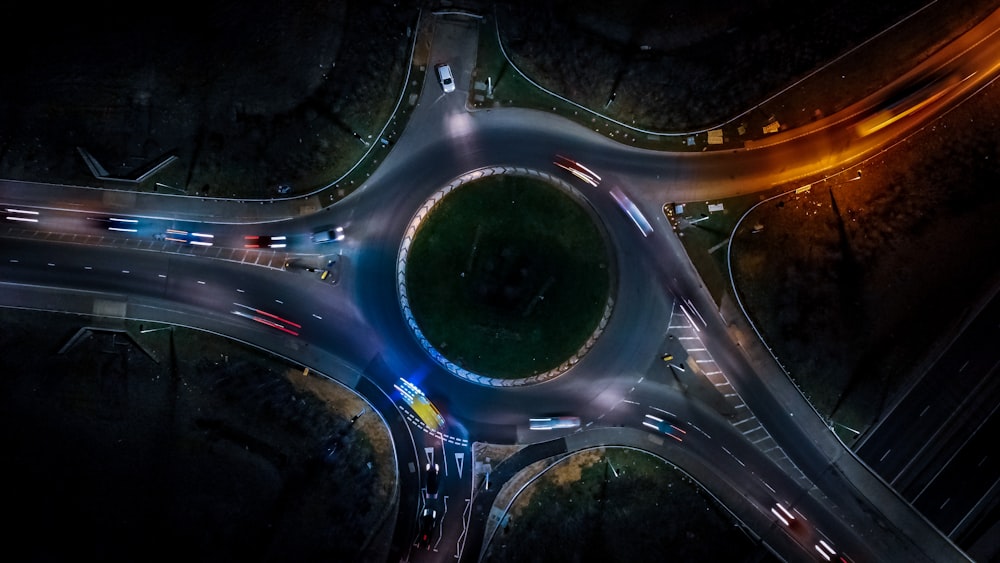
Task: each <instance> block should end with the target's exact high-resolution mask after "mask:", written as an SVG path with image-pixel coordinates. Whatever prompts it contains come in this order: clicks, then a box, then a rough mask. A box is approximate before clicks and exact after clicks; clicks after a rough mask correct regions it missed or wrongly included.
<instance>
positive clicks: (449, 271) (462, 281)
mask: <svg viewBox="0 0 1000 563" xmlns="http://www.w3.org/2000/svg"><path fill="white" fill-rule="evenodd" d="M458 188H462V189H458ZM609 248H610V245H609V244H608V242H607V236H606V233H605V231H604V229H603V226H602V224H601V222H600V219H599V218H598V216H597V214H596V213H595V212H594V210H593V209H592V208H591V207H590V205H589V203H588V202H587V200H586V198H584V197H583V194H581V193H580V192H579V191H577V190H576V189H575V188H573V187H572V186H570V185H569V184H567V183H566V182H563V181H561V180H559V179H558V178H555V177H552V176H551V175H549V174H546V173H544V172H539V171H537V170H532V169H526V168H508V167H492V168H486V169H481V170H476V171H473V172H469V173H467V174H465V175H463V176H461V177H459V178H456V179H455V180H454V181H452V182H451V183H450V184H449V185H447V186H445V187H444V188H442V189H440V190H438V191H437V192H436V193H435V194H434V195H433V196H431V198H430V199H428V200H427V201H426V202H425V203H424V205H423V206H421V208H420V209H419V210H418V212H417V213H416V215H415V216H414V218H413V219H412V220H411V222H410V224H409V226H408V228H407V231H406V234H405V236H404V239H403V243H402V245H401V247H400V253H399V258H398V262H397V281H398V283H397V290H398V294H399V299H400V304H401V307H402V310H403V314H404V316H405V318H406V321H407V324H408V325H409V327H410V329H411V331H412V332H413V334H414V336H415V337H416V338H417V340H418V342H420V344H421V345H422V346H423V348H424V349H425V350H426V351H427V352H428V354H429V355H430V356H431V357H432V358H434V360H435V361H437V362H438V363H439V364H440V365H442V366H443V367H444V368H445V369H447V370H448V371H449V372H451V373H452V374H454V375H456V376H459V377H462V378H464V379H467V380H469V381H473V382H476V383H480V384H483V385H496V386H514V385H524V384H530V383H538V382H542V381H546V380H549V379H551V378H553V377H557V376H559V375H561V374H563V373H565V372H566V371H568V370H569V369H570V368H571V367H572V366H574V365H575V364H576V363H577V362H579V360H580V358H582V356H583V355H584V354H586V353H587V351H588V350H590V348H591V347H592V346H593V344H594V343H595V342H596V340H597V338H598V337H599V336H600V335H601V333H602V332H603V330H604V327H605V326H606V325H607V322H608V319H609V318H610V315H611V311H612V309H613V305H614V298H613V295H614V291H613V288H614V286H615V277H616V274H615V268H614V264H613V259H612V256H611V254H610V252H609Z"/></svg>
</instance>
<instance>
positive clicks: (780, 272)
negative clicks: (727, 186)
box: [732, 85, 1000, 437]
mask: <svg viewBox="0 0 1000 563" xmlns="http://www.w3.org/2000/svg"><path fill="white" fill-rule="evenodd" d="M998 127H1000V90H998V89H997V86H996V85H993V86H991V87H989V88H988V89H987V90H986V91H984V92H981V93H980V95H979V97H977V98H976V99H973V100H970V101H969V102H968V103H966V104H964V105H962V106H960V107H958V108H957V109H955V110H954V111H952V112H951V113H950V114H948V115H946V116H945V117H944V118H943V119H941V120H940V121H938V122H936V123H935V124H933V125H931V126H929V127H927V128H926V129H924V130H923V131H922V132H920V133H918V134H917V135H915V136H914V137H912V138H910V139H909V141H908V142H906V143H904V144H903V145H900V146H897V147H896V148H894V149H891V150H890V151H889V152H887V153H884V154H883V155H881V156H879V157H878V158H876V159H873V160H872V161H869V162H868V163H866V164H865V166H864V177H863V178H862V179H861V180H860V181H851V182H835V181H832V182H828V183H826V184H824V183H819V184H817V185H815V186H814V187H813V189H812V191H811V192H810V193H808V194H803V195H798V196H788V197H787V198H782V199H779V200H776V201H774V202H770V203H768V204H764V205H762V206H760V207H758V208H757V209H756V210H755V211H754V212H753V213H752V214H751V215H750V216H749V217H748V218H747V219H746V221H745V223H744V224H743V225H742V226H741V227H740V230H739V231H737V232H736V234H735V236H734V238H733V243H732V244H733V248H732V257H733V271H734V274H735V276H736V281H737V287H738V288H740V291H741V295H742V297H743V298H744V299H745V300H746V304H748V306H749V309H750V311H751V312H752V315H753V317H754V320H755V322H756V323H758V326H759V327H760V328H761V329H763V332H764V335H765V338H766V339H767V340H768V341H769V342H771V343H772V345H777V348H778V350H779V352H778V353H779V354H780V356H781V357H782V361H783V363H785V364H786V365H787V367H788V368H789V370H790V371H791V373H792V377H793V378H794V379H795V380H796V382H797V383H798V384H799V385H800V387H802V388H803V390H804V391H805V392H806V393H807V395H808V396H809V397H810V398H811V399H812V401H813V403H814V404H815V406H816V407H817V409H818V410H819V411H820V412H822V413H826V414H828V415H829V416H831V417H833V418H834V419H835V420H840V421H842V422H843V423H845V424H847V425H848V426H851V427H852V428H855V429H863V428H866V427H867V426H868V425H870V424H872V423H873V422H875V421H876V420H877V419H878V418H880V417H881V416H882V415H883V414H884V409H885V408H887V406H888V404H889V403H891V400H892V399H893V398H894V397H895V396H896V394H898V393H899V392H900V391H901V390H903V388H905V386H906V385H907V383H908V382H909V381H910V380H911V378H912V376H913V375H917V374H919V373H921V366H925V365H927V362H928V361H929V360H933V358H934V356H935V353H936V352H937V351H938V350H940V346H941V345H943V344H945V343H946V342H947V341H948V340H949V339H950V337H951V335H952V334H953V331H954V329H955V328H956V327H957V326H959V325H960V324H961V322H962V321H964V320H966V319H965V316H966V315H967V314H968V313H969V312H970V311H974V310H975V308H976V306H977V305H978V302H979V300H980V299H981V297H982V296H983V295H985V294H986V293H988V292H989V291H990V290H992V289H993V288H995V287H996V284H997V283H998V282H1000V269H998V265H997V261H996V259H995V258H994V257H996V256H1000V237H998V236H997V225H996V217H998V216H1000V190H998V189H997V186H1000V149H998V147H1000V134H998V133H997V131H998ZM845 179H846V178H845ZM755 224H760V225H763V226H764V230H763V231H761V232H759V233H756V234H752V233H751V230H752V228H753V226H754V225H755ZM847 437H849V436H847Z"/></svg>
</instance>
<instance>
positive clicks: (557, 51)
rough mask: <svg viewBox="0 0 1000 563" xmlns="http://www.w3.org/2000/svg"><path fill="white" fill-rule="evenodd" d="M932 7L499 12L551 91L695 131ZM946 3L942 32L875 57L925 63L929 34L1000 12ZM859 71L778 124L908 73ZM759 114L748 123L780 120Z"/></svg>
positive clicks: (510, 44)
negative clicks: (923, 61) (917, 60)
mask: <svg viewBox="0 0 1000 563" xmlns="http://www.w3.org/2000/svg"><path fill="white" fill-rule="evenodd" d="M925 4H927V3H926V2H923V1H920V0H906V1H903V2H883V3H874V4H873V3H871V2H864V1H863V0H849V1H847V2H834V3H828V4H826V5H823V4H816V3H814V2H812V3H811V2H798V1H795V0H769V1H766V2H740V1H723V2H721V3H720V2H711V3H706V2H701V3H699V2H680V3H678V2H656V1H651V0H626V1H624V2H615V3H613V4H610V5H609V4H608V3H607V2H602V1H599V0H586V1H583V2H578V1H572V0H542V1H540V2H531V3H525V2H500V3H499V5H498V8H497V11H496V13H497V21H498V24H499V29H500V37H501V40H502V41H503V43H504V45H505V46H506V48H507V52H508V55H510V56H511V58H512V59H513V61H514V63H515V64H516V65H517V66H518V67H519V68H520V69H521V70H522V71H524V72H525V73H526V74H527V75H528V76H530V77H531V78H532V79H533V80H535V81H537V82H538V83H540V84H541V85H542V86H544V87H546V88H548V89H550V90H552V91H554V92H556V93H558V94H560V95H562V96H565V97H567V98H569V99H571V100H573V101H575V102H577V103H579V104H581V105H583V106H585V107H587V108H589V109H591V110H594V111H597V112H598V113H601V114H603V115H605V116H607V117H610V118H612V119H615V120H617V121H620V122H623V123H626V124H629V125H635V126H636V127H639V128H642V129H648V130H653V131H663V132H683V131H691V130H697V129H702V128H705V127H712V126H715V125H717V124H720V123H723V122H725V121H727V120H729V119H731V118H735V117H736V116H737V115H739V114H740V113H742V112H744V111H746V110H749V109H751V108H755V106H757V105H758V104H760V103H761V102H762V101H763V100H765V99H767V98H769V97H770V96H772V95H774V94H775V93H777V92H779V91H781V90H782V89H784V88H786V87H788V86H789V85H790V84H792V83H793V82H795V81H796V80H798V79H800V78H802V77H804V76H806V75H807V74H809V73H811V72H812V71H814V70H816V69H817V68H818V67H820V66H821V65H825V64H826V63H829V62H830V61H832V60H833V59H835V58H836V57H838V56H839V55H841V54H843V53H845V52H847V51H848V50H850V49H851V48H853V47H856V46H857V45H858V44H859V43H860V42H861V41H864V40H867V39H869V38H871V37H872V36H874V35H875V34H876V33H879V32H881V31H882V30H884V29H885V28H887V27H889V26H890V25H892V24H894V23H896V22H898V21H899V20H900V19H902V18H904V17H905V16H907V15H909V14H911V13H913V12H915V11H917V10H918V9H920V8H922V7H924V6H925ZM937 4H938V6H935V7H934V9H933V11H932V13H930V14H929V18H927V20H926V23H925V24H924V25H926V26H932V27H928V29H929V30H932V31H933V34H930V35H925V36H923V37H918V38H917V40H916V41H913V42H907V41H905V40H904V42H903V43H902V44H901V43H900V42H899V41H898V36H897V37H896V39H897V40H896V41H894V42H893V43H892V48H891V49H885V51H887V52H878V53H877V55H876V56H872V57H870V58H869V61H870V62H871V63H882V62H891V60H892V59H891V57H902V58H900V59H899V60H898V63H899V64H913V63H914V62H915V60H916V59H919V57H920V56H921V55H922V52H923V51H925V50H926V49H927V47H928V39H927V37H934V38H937V37H940V36H941V31H942V29H946V28H947V26H948V25H949V24H950V25H955V26H965V25H970V24H972V23H975V21H977V19H976V18H977V15H981V14H983V13H986V9H984V8H989V9H992V5H993V3H992V2H986V1H983V2H956V1H951V2H939V3H937ZM950 22H955V23H950ZM859 66H862V67H864V68H857V67H859ZM852 67H853V68H851V70H850V73H851V77H850V78H851V80H850V82H849V83H848V84H843V81H841V84H835V83H828V84H826V85H825V88H823V89H822V90H820V91H819V92H821V93H822V95H821V96H816V101H815V103H813V102H812V101H811V98H813V95H812V94H811V93H810V95H808V96H803V95H802V94H803V92H797V94H798V95H797V96H795V97H794V103H795V104H796V106H795V111H796V113H802V112H798V109H799V107H798V104H799V103H805V104H808V105H804V106H803V107H805V108H808V110H807V111H806V112H805V114H804V115H792V114H788V113H784V114H782V115H779V116H778V117H779V118H780V119H781V121H782V122H789V123H790V124H793V125H794V122H795V121H798V120H803V119H804V120H809V119H812V117H813V115H814V114H813V112H814V110H820V111H821V112H822V113H827V114H829V113H833V112H835V111H837V110H839V109H841V108H843V107H844V106H846V105H848V104H849V102H851V101H854V99H856V96H861V95H864V94H867V93H869V91H871V90H873V89H875V88H876V87H877V86H878V85H879V83H880V82H882V81H885V80H887V79H891V78H894V77H895V72H896V70H897V69H898V66H892V65H891V64H889V65H878V64H871V65H870V66H869V65H858V64H857V60H855V61H854V64H853V65H852ZM845 80H846V79H845ZM499 82H500V81H499V80H498V83H499ZM803 98H806V99H803ZM774 109H775V108H767V110H768V111H773V110H774ZM757 111H758V113H757V114H750V115H748V116H747V119H750V120H751V121H754V122H760V121H766V120H767V119H768V118H769V117H770V115H771V114H767V113H760V112H763V111H765V110H762V109H758V110H757Z"/></svg>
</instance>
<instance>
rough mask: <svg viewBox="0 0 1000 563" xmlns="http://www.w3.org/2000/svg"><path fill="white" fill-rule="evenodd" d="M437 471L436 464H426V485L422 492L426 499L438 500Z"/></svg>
mask: <svg viewBox="0 0 1000 563" xmlns="http://www.w3.org/2000/svg"><path fill="white" fill-rule="evenodd" d="M438 470H439V468H438V464H436V463H434V464H431V463H428V464H427V468H426V471H427V483H426V486H425V490H424V495H426V496H427V498H438Z"/></svg>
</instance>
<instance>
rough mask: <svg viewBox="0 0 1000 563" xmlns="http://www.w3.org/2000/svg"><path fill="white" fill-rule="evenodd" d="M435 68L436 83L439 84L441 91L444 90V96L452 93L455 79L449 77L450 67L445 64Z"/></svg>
mask: <svg viewBox="0 0 1000 563" xmlns="http://www.w3.org/2000/svg"><path fill="white" fill-rule="evenodd" d="M435 68H436V69H437V75H438V82H440V83H441V89H442V90H444V92H445V94H447V93H448V92H454V91H455V77H453V76H452V75H451V67H450V66H448V65H446V64H439V65H437V66H436V67H435Z"/></svg>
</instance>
